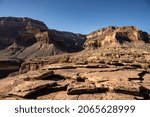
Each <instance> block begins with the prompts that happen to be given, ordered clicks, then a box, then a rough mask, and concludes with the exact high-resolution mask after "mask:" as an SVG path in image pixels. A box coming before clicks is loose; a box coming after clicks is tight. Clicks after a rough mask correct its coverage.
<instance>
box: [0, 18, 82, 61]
mask: <svg viewBox="0 0 150 117" xmlns="http://www.w3.org/2000/svg"><path fill="white" fill-rule="evenodd" d="M84 41H85V36H84V35H81V34H74V33H70V32H61V31H57V30H49V29H48V28H47V26H46V25H45V24H44V23H43V22H41V21H37V20H33V19H30V18H14V17H1V18H0V54H1V55H2V56H11V57H12V56H13V57H18V58H21V59H31V58H36V57H40V56H50V55H56V54H61V53H65V52H77V51H80V50H82V49H83V48H82V46H83V43H84Z"/></svg>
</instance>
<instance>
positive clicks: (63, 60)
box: [59, 56, 69, 63]
mask: <svg viewBox="0 0 150 117" xmlns="http://www.w3.org/2000/svg"><path fill="white" fill-rule="evenodd" d="M68 61H69V56H61V57H60V58H59V62H60V63H67V62H68Z"/></svg>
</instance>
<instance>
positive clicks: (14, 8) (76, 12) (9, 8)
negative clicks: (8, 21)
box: [0, 0, 150, 34]
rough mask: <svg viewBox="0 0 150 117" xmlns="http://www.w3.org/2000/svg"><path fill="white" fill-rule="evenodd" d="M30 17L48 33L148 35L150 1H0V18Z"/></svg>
mask: <svg viewBox="0 0 150 117" xmlns="http://www.w3.org/2000/svg"><path fill="white" fill-rule="evenodd" d="M2 16H14V17H30V18H34V19H38V20H42V21H43V22H45V24H46V25H47V26H48V27H49V28H50V29H57V30H63V31H71V32H77V33H83V34H87V33H90V32H92V31H95V30H97V29H100V28H103V27H107V26H123V25H135V26H138V27H139V28H140V29H142V30H144V31H147V32H150V0H0V17H2Z"/></svg>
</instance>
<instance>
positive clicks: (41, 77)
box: [0, 64, 150, 100]
mask: <svg viewBox="0 0 150 117" xmlns="http://www.w3.org/2000/svg"><path fill="white" fill-rule="evenodd" d="M56 66H58V65H57V64H56ZM64 66H65V65H64ZM69 66H74V65H71V64H70V65H69ZM49 68H51V70H48V69H49ZM141 71H142V70H141V69H138V70H135V69H129V70H128V69H126V70H125V69H119V68H103V69H101V68H97V69H96V68H95V69H93V68H85V67H81V66H76V69H75V68H73V67H63V66H62V67H61V66H59V67H55V68H54V67H50V66H47V69H46V67H44V68H41V69H39V70H35V71H30V72H27V73H25V74H20V75H16V76H12V77H8V78H6V79H3V80H2V81H1V82H0V98H1V99H63V100H65V99H76V100H80V99H92V100H94V99H149V98H150V96H149V94H150V85H149V83H150V78H149V76H150V75H149V74H147V75H146V76H145V80H144V81H143V82H140V80H139V78H138V76H137V74H139V72H141ZM32 74H33V75H32ZM129 78H130V79H131V78H132V79H136V80H133V81H131V80H128V79H129ZM8 80H9V82H8ZM4 84H5V85H4Z"/></svg>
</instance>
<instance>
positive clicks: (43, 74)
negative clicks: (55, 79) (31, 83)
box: [18, 70, 54, 80]
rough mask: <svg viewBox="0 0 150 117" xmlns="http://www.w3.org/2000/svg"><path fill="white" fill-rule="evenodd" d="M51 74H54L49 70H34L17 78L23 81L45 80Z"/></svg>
mask: <svg viewBox="0 0 150 117" xmlns="http://www.w3.org/2000/svg"><path fill="white" fill-rule="evenodd" d="M53 74H54V72H53V71H50V70H35V71H29V72H27V73H25V74H21V75H19V76H18V78H21V79H24V80H35V79H46V78H47V77H50V76H52V75H53Z"/></svg>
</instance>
